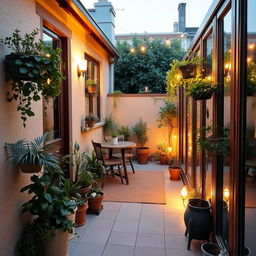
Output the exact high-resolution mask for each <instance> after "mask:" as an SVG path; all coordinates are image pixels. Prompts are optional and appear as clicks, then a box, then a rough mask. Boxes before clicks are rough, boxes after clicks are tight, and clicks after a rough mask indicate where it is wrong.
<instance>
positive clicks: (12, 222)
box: [0, 0, 109, 256]
mask: <svg viewBox="0 0 256 256" xmlns="http://www.w3.org/2000/svg"><path fill="white" fill-rule="evenodd" d="M38 2H39V3H40V4H41V5H42V6H43V7H44V8H45V9H47V11H48V12H50V13H51V14H52V15H53V16H55V17H56V18H57V19H58V20H59V21H61V22H62V23H63V24H65V26H66V27H68V28H69V29H70V30H71V31H72V37H71V38H70V44H71V53H70V55H71V60H70V61H71V63H70V64H71V79H70V84H71V89H70V100H71V102H70V111H71V115H70V117H71V118H70V120H69V122H70V127H71V134H70V135H71V136H70V139H71V141H70V142H71V143H72V142H73V141H77V142H79V143H80V145H81V148H82V149H84V150H88V151H90V150H91V139H92V138H93V139H94V140H98V141H101V140H102V138H103V137H102V135H103V134H102V128H97V129H94V130H92V131H89V132H85V133H81V120H82V119H83V118H84V117H85V115H87V113H86V110H85V101H86V97H85V95H84V81H83V79H82V78H78V76H77V66H76V65H77V60H78V59H79V58H83V56H84V52H86V53H88V54H89V55H91V56H93V57H94V58H95V59H97V60H98V61H99V62H100V65H101V85H100V86H101V91H102V94H101V113H102V118H104V116H105V113H106V104H107V103H106V94H107V85H108V79H109V77H108V74H109V72H108V59H109V56H108V53H107V52H106V51H105V50H103V49H102V47H100V46H99V45H98V44H97V43H96V42H95V41H93V40H92V39H91V38H90V36H89V35H88V34H87V33H86V31H85V30H84V29H83V28H82V27H81V25H79V24H78V23H77V22H76V21H75V20H74V19H73V18H72V17H70V16H69V15H68V14H67V13H66V12H64V11H63V10H62V9H61V8H59V6H58V4H57V3H56V2H55V1H48V0H38ZM0 6H1V7H0V36H1V37H5V36H9V35H11V33H12V32H13V31H14V29H16V28H17V29H19V30H21V32H24V33H25V32H28V33H30V32H31V31H32V30H33V29H34V28H40V26H41V20H40V17H39V16H38V15H37V14H36V1H35V0H15V1H7V0H0ZM8 52H9V50H8V49H7V48H6V46H4V45H2V44H0V109H1V111H0V124H1V126H0V223H1V225H0V241H1V242H0V252H1V253H0V254H1V255H4V256H13V255H15V252H14V248H15V244H16V242H17V239H18V236H19V233H20V230H21V226H22V224H23V223H25V222H27V221H28V216H25V215H24V214H23V215H21V214H20V210H21V205H22V204H23V203H24V201H25V200H27V198H26V195H23V194H22V193H20V188H21V187H22V186H24V185H25V184H27V183H28V182H29V178H30V175H28V174H23V173H21V172H19V170H15V169H14V168H12V167H10V166H8V164H7V161H6V154H5V149H4V143H5V142H15V141H17V140H19V139H28V140H29V139H33V138H34V137H37V136H39V135H42V133H43V117H42V112H43V109H42V102H41V101H40V102H37V103H36V104H33V109H34V110H35V113H36V116H35V117H32V118H29V120H28V122H27V127H26V128H23V126H22V122H21V120H20V117H19V114H18V113H17V111H16V107H17V106H16V103H15V102H13V103H8V102H7V101H6V92H7V89H8V88H9V86H10V85H9V84H7V83H6V82H5V78H4V65H3V61H4V57H5V55H6V54H8Z"/></svg>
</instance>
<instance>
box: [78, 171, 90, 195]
mask: <svg viewBox="0 0 256 256" xmlns="http://www.w3.org/2000/svg"><path fill="white" fill-rule="evenodd" d="M93 182H94V180H93V176H92V174H91V173H90V172H87V171H85V170H83V171H81V172H80V173H79V174H78V180H77V182H76V184H77V185H78V186H79V187H80V188H79V189H78V193H80V194H81V195H82V196H85V195H86V194H87V193H88V191H90V190H91V188H92V184H93Z"/></svg>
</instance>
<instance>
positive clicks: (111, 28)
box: [88, 0, 116, 44]
mask: <svg viewBox="0 0 256 256" xmlns="http://www.w3.org/2000/svg"><path fill="white" fill-rule="evenodd" d="M88 11H89V12H90V14H91V15H92V17H93V18H94V19H95V20H96V21H97V23H98V24H99V26H100V27H101V29H102V30H103V31H104V33H105V34H106V36H107V37H108V38H109V40H110V41H111V42H112V43H113V44H115V16H116V13H115V10H114V8H113V5H112V3H111V2H108V0H98V2H97V3H94V9H89V10H88Z"/></svg>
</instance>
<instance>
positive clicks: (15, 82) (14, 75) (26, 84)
mask: <svg viewBox="0 0 256 256" xmlns="http://www.w3.org/2000/svg"><path fill="white" fill-rule="evenodd" d="M38 33H39V30H38V29H35V30H33V31H32V32H31V33H30V34H25V35H24V37H22V35H21V34H20V31H19V30H17V29H16V30H15V31H14V32H13V33H12V36H10V37H6V38H4V39H1V42H2V43H4V44H5V45H7V47H8V48H10V49H11V53H10V54H9V55H7V56H6V57H5V67H6V79H7V80H10V81H11V92H10V93H9V94H8V98H7V99H8V101H13V100H16V101H18V107H17V111H19V112H20V114H21V119H22V121H23V126H24V127H25V126H26V120H27V118H28V117H31V116H34V115H35V113H34V112H33V110H32V107H31V104H32V101H39V100H40V99H41V97H44V98H45V99H46V100H49V99H50V98H56V97H57V96H59V94H60V92H61V81H62V80H63V79H64V76H63V73H62V71H61V70H62V66H63V65H62V60H61V57H60V51H61V50H60V49H53V48H52V47H50V46H48V45H47V44H45V43H44V42H43V41H36V39H35V37H36V35H37V34H38Z"/></svg>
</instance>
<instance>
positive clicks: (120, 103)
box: [107, 95, 178, 156]
mask: <svg viewBox="0 0 256 256" xmlns="http://www.w3.org/2000/svg"><path fill="white" fill-rule="evenodd" d="M113 99H114V98H113V97H111V96H110V97H108V107H107V109H108V114H111V113H112V115H113V117H114V118H115V119H116V120H117V121H118V123H119V125H120V126H122V125H128V126H129V127H132V126H133V125H134V124H135V123H136V122H138V120H139V118H140V117H142V119H143V121H145V122H147V125H148V127H149V131H148V138H149V139H148V142H147V143H146V146H148V147H150V151H151V153H156V152H157V149H156V145H157V144H160V143H163V142H166V143H167V139H168V132H167V128H164V127H162V128H158V122H157V121H156V120H157V118H158V116H159V110H160V107H161V106H163V105H164V100H165V97H164V96H153V95H147V96H144V95H140V96H139V95H137V96H136V95H135V96H132V95H128V96H126V95H123V96H121V97H120V98H117V107H116V108H114V104H113ZM174 134H176V135H177V130H175V132H174V133H173V135H174ZM131 140H133V141H136V139H135V138H134V136H133V137H132V138H131ZM177 141H178V137H177V136H176V138H173V139H172V145H173V151H172V156H176V154H177Z"/></svg>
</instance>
